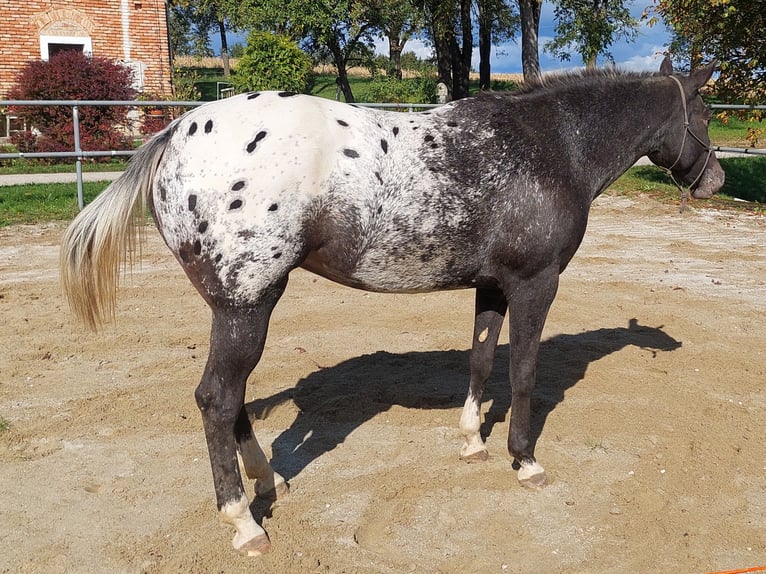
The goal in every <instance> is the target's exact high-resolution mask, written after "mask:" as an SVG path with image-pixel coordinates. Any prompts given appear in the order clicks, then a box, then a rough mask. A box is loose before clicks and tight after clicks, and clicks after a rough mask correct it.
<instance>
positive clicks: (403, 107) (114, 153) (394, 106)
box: [0, 100, 766, 209]
mask: <svg viewBox="0 0 766 574" xmlns="http://www.w3.org/2000/svg"><path fill="white" fill-rule="evenodd" d="M205 103H208V102H196V101H165V100H146V101H137V100H0V108H4V107H7V106H67V107H70V108H72V124H73V127H74V150H72V151H71V152H33V153H23V152H15V153H0V160H2V159H21V158H66V157H71V158H74V159H75V174H76V181H77V204H78V206H79V207H80V209H82V208H83V206H84V203H85V202H84V199H83V190H82V182H83V178H82V160H83V159H86V158H95V157H118V156H131V155H133V154H134V153H135V150H109V151H88V150H83V149H82V148H81V146H80V108H81V107H86V106H121V107H130V108H141V107H153V108H194V107H197V106H201V105H203V104H205ZM356 105H358V106H363V107H368V108H377V109H385V110H399V111H407V112H415V111H422V110H425V109H431V108H437V107H439V106H440V105H441V104H400V103H359V104H356ZM709 107H710V108H711V109H714V110H715V109H729V110H766V105H747V104H711V105H710V106H709ZM713 149H714V150H715V151H720V152H725V153H735V154H743V155H766V149H761V148H734V147H726V146H714V147H713Z"/></svg>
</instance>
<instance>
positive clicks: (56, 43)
mask: <svg viewBox="0 0 766 574" xmlns="http://www.w3.org/2000/svg"><path fill="white" fill-rule="evenodd" d="M64 50H79V51H80V52H83V53H84V54H87V55H91V54H92V53H93V44H92V42H91V40H90V38H88V37H87V36H40V56H41V57H42V59H43V60H49V59H50V57H51V56H55V55H56V54H58V53H59V52H63V51H64Z"/></svg>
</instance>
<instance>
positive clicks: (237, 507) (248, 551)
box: [220, 496, 271, 556]
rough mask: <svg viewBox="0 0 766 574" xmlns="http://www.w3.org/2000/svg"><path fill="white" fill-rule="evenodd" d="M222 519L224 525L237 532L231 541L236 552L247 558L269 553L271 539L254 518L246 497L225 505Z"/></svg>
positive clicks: (221, 513) (222, 510)
mask: <svg viewBox="0 0 766 574" xmlns="http://www.w3.org/2000/svg"><path fill="white" fill-rule="evenodd" d="M220 518H221V522H222V523H223V524H229V525H231V526H233V527H234V528H235V529H236V530H237V533H236V534H235V535H234V540H232V541H231V545H232V546H234V549H235V550H238V551H239V552H240V553H241V554H244V555H247V556H260V555H261V554H265V553H266V552H268V551H269V548H270V547H271V543H270V542H269V537H268V536H267V535H266V531H265V530H264V529H263V528H261V527H260V526H259V525H258V523H257V522H256V521H255V519H254V518H253V515H252V513H251V512H250V505H249V503H248V500H247V497H246V496H242V497H241V498H239V499H237V500H232V501H231V502H229V503H227V504H224V505H223V506H222V507H221V510H220Z"/></svg>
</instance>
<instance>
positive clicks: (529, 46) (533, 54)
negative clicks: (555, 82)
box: [518, 0, 542, 81]
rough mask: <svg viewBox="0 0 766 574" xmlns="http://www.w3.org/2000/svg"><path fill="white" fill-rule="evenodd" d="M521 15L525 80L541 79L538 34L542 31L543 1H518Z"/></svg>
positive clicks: (522, 64)
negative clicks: (541, 9)
mask: <svg viewBox="0 0 766 574" xmlns="http://www.w3.org/2000/svg"><path fill="white" fill-rule="evenodd" d="M518 1H519V14H520V15H521V67H522V69H523V71H524V80H526V81H530V80H534V79H537V78H539V77H540V54H539V50H538V45H537V34H538V30H539V29H540V6H541V4H542V0H518Z"/></svg>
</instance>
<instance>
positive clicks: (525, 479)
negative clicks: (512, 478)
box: [518, 462, 548, 490]
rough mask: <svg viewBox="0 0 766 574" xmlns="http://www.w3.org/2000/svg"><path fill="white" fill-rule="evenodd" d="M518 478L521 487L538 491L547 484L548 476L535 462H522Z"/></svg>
mask: <svg viewBox="0 0 766 574" xmlns="http://www.w3.org/2000/svg"><path fill="white" fill-rule="evenodd" d="M518 477H519V482H520V483H521V485H522V486H524V487H526V488H530V489H532V490H540V489H541V488H543V487H544V486H546V485H547V484H548V475H546V474H545V469H544V468H543V467H542V466H540V465H539V464H538V463H537V462H526V463H524V462H522V463H521V468H520V469H519V474H518Z"/></svg>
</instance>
